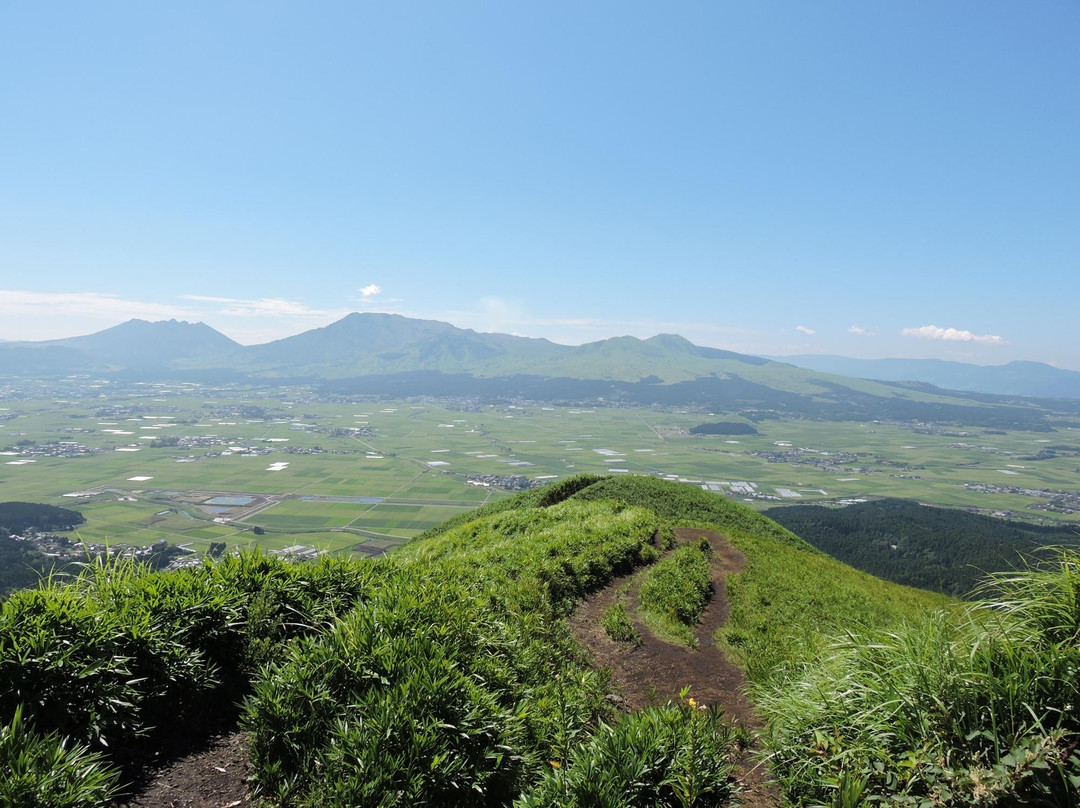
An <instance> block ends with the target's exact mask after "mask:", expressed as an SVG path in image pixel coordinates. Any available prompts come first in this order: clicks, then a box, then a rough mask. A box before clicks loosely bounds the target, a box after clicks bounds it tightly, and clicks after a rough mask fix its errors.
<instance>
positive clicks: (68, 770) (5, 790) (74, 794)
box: [0, 708, 119, 808]
mask: <svg viewBox="0 0 1080 808" xmlns="http://www.w3.org/2000/svg"><path fill="white" fill-rule="evenodd" d="M0 772H3V775H2V776H0V808H29V807H30V806H33V808H104V806H107V805H109V804H110V803H111V802H112V799H113V798H114V797H115V796H116V795H117V793H118V791H119V789H118V787H117V781H118V779H119V772H118V771H117V770H116V769H114V768H112V767H110V766H109V765H108V764H107V763H106V762H105V760H104V758H103V757H102V756H101V755H99V754H97V753H94V752H91V751H90V750H89V749H87V748H86V747H85V746H82V745H79V744H71V743H68V742H67V741H66V740H64V739H62V738H60V736H58V735H57V734H56V733H48V734H45V735H40V734H38V733H37V732H35V731H34V730H33V729H32V728H30V727H28V726H27V723H26V721H25V720H24V718H23V712H22V709H21V708H16V710H15V713H14V715H13V716H12V719H11V721H10V723H8V724H7V725H6V726H0Z"/></svg>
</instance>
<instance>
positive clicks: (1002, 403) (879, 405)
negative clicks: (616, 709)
mask: <svg viewBox="0 0 1080 808" xmlns="http://www.w3.org/2000/svg"><path fill="white" fill-rule="evenodd" d="M1046 367H1049V366H1046ZM72 374H92V375H101V376H113V377H117V378H122V379H129V380H130V379H136V378H137V379H140V380H149V379H165V378H169V379H187V380H192V381H237V382H249V383H306V384H312V385H316V386H318V387H320V388H321V389H323V390H324V391H326V392H329V393H342V394H370V395H386V396H394V397H403V396H409V395H447V396H476V397H504V398H505V397H520V398H530V399H534V400H547V401H566V402H589V401H593V402H602V403H625V404H632V405H637V406H648V405H652V404H660V405H670V406H684V405H695V406H701V407H707V408H710V409H713V408H714V409H724V410H728V411H739V412H741V413H742V414H748V415H749V416H751V417H758V418H759V417H775V414H784V415H798V416H803V417H819V418H830V419H845V420H846V419H856V420H864V419H872V418H896V419H910V418H922V419H926V420H954V421H958V422H963V423H968V424H985V425H993V426H1016V425H1019V424H1028V425H1030V424H1032V423H1036V422H1038V421H1040V420H1041V419H1042V418H1043V413H1042V410H1041V407H1039V406H1033V402H1030V401H1012V400H1009V399H1005V398H1001V399H999V398H993V397H992V398H991V399H990V400H987V399H986V398H985V397H980V396H978V395H976V394H972V393H955V392H950V391H949V390H947V389H939V388H938V387H932V386H930V385H928V384H925V383H910V382H898V381H891V380H889V381H868V380H865V379H856V378H850V377H847V376H844V375H836V374H834V373H829V372H823V371H822V370H817V369H807V368H803V367H797V366H796V365H795V364H792V363H790V362H780V361H774V360H770V359H766V358H761V357H756V356H749V355H745V354H739V353H734V352H732V351H724V350H719V349H716V348H707V347H702V346H698V345H694V344H693V343H691V342H690V341H689V340H687V339H685V338H683V337H681V336H678V335H675V334H659V335H657V336H654V337H650V338H649V339H638V338H636V337H614V338H611V339H606V340H601V341H599V342H591V343H587V344H585V345H579V346H566V345H559V344H556V343H554V342H550V341H549V340H546V339H533V338H527V337H518V336H511V335H508V334H495V333H479V332H476V331H473V330H470V329H462V328H457V327H455V326H453V325H450V324H449V323H443V322H438V321H433V320H418V319H412V318H407V317H403V316H401V315H396V314H376V313H364V314H360V313H353V314H350V315H348V316H346V317H344V318H342V319H341V320H338V321H337V322H335V323H331V324H330V325H328V326H325V327H323V328H316V329H312V330H310V331H305V332H303V333H301V334H297V335H295V336H292V337H287V338H285V339H280V340H276V341H274V342H268V343H265V344H261V345H251V346H243V345H240V344H239V343H236V342H234V341H233V340H231V339H229V338H228V337H226V336H225V335H223V334H221V333H220V332H218V331H215V330H214V329H213V328H211V327H210V326H208V325H205V324H204V323H187V322H178V321H176V320H169V321H162V322H153V323H151V322H146V321H143V320H130V321H128V322H126V323H123V324H121V325H117V326H114V327H113V328H109V329H106V330H104V331H100V332H98V333H95V334H90V335H87V336H82V337H72V338H68V339H60V340H49V341H43V342H8V343H3V344H0V375H3V376H4V377H9V378H10V377H19V378H50V377H54V378H55V377H59V376H65V375H72ZM1075 375H1077V376H1080V374H1075ZM949 386H951V385H948V384H946V385H945V387H949ZM1078 397H1080V393H1078ZM1073 403H1074V404H1076V408H1077V410H1078V411H1080V402H1073ZM1065 408H1066V409H1070V407H1069V406H1066V407H1065ZM768 413H774V415H773V416H768V415H767V414H768Z"/></svg>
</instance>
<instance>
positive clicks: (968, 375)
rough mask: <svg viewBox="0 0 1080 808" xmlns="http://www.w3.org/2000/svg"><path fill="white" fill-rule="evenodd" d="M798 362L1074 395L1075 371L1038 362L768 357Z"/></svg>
mask: <svg viewBox="0 0 1080 808" xmlns="http://www.w3.org/2000/svg"><path fill="white" fill-rule="evenodd" d="M772 358H773V359H775V360H776V361H779V362H790V363H791V364H793V365H797V366H798V367H801V368H807V369H809V370H819V371H821V372H823V373H836V374H839V375H841V376H856V377H858V378H861V379H878V380H882V381H894V382H900V381H917V382H925V383H927V384H932V385H934V386H936V387H943V388H947V389H949V390H962V391H967V392H975V393H995V394H998V395H1006V396H1041V397H1045V398H1080V373H1077V372H1076V371H1075V370H1063V369H1061V368H1056V367H1054V366H1053V365H1047V364H1044V363H1042V362H1009V363H1008V364H1006V365H971V364H967V363H965V362H948V361H945V360H942V359H852V358H849V357H846V356H832V355H828V354H802V355H798V356H776V357H772Z"/></svg>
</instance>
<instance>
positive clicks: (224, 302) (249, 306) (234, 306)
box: [183, 295, 350, 320]
mask: <svg viewBox="0 0 1080 808" xmlns="http://www.w3.org/2000/svg"><path fill="white" fill-rule="evenodd" d="M183 299H184V300H191V301H195V302H198V303H212V304H215V305H214V313H215V314H219V315H224V316H226V317H288V318H310V319H313V320H325V319H326V318H327V317H330V318H334V319H339V318H341V317H344V316H345V315H346V314H348V313H349V312H350V309H344V308H343V309H321V308H313V307H311V306H309V305H308V304H307V303H303V302H301V301H298V300H287V299H285V298H282V297H260V298H237V297H209V296H205V295H184V296H183Z"/></svg>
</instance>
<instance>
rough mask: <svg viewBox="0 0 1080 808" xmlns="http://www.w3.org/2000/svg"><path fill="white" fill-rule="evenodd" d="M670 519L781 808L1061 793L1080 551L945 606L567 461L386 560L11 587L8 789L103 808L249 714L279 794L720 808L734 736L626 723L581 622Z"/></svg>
mask: <svg viewBox="0 0 1080 808" xmlns="http://www.w3.org/2000/svg"><path fill="white" fill-rule="evenodd" d="M680 526H683V527H698V528H708V529H710V530H713V531H716V532H718V533H719V534H720V535H721V536H723V537H724V538H725V539H726V540H727V541H729V542H730V543H731V544H732V545H734V547H735V548H737V549H738V550H739V551H741V553H742V554H743V555H744V556H745V558H746V564H745V569H744V570H743V571H742V572H739V573H738V574H734V575H732V576H730V577H729V579H728V584H727V587H726V589H727V598H728V600H729V601H730V618H729V620H728V622H727V624H726V625H725V626H723V627H722V628H721V629H720V631H719V634H718V638H717V639H718V641H719V642H720V643H721V644H722V646H723V647H724V648H726V649H727V652H728V653H729V654H730V655H731V657H732V658H733V659H734V660H735V661H737V662H738V663H739V664H740V665H742V666H743V667H744V668H745V670H746V672H747V676H748V680H749V683H750V686H751V689H752V695H753V699H754V701H755V703H756V704H757V705H758V709H759V710H760V712H761V714H762V715H763V716H764V717H765V718H766V719H767V720H768V725H767V730H766V732H765V734H764V735H763V737H762V738H761V740H760V742H759V743H761V744H764V747H765V748H764V751H763V754H766V755H768V757H769V759H770V760H771V763H770V764H769V765H771V767H772V770H773V773H774V775H775V776H776V777H777V779H778V782H779V783H780V785H781V787H782V788H783V790H784V793H785V796H786V798H787V800H788V801H789V802H790V803H791V804H793V805H819V804H834V805H850V806H858V805H864V804H868V803H866V800H867V799H869V798H873V799H874V800H875V804H876V802H878V801H883V802H886V803H889V804H897V805H901V804H903V805H907V804H915V805H918V804H926V805H943V806H961V805H972V804H976V803H977V804H980V805H993V806H1006V805H1020V804H1035V803H1038V804H1048V805H1049V804H1053V805H1075V804H1076V800H1075V796H1076V794H1077V791H1076V789H1077V787H1078V786H1080V754H1077V753H1076V751H1075V742H1074V741H1075V737H1076V733H1077V731H1078V730H1080V721H1078V719H1077V715H1076V713H1075V710H1074V708H1073V706H1072V705H1074V704H1076V703H1077V701H1076V699H1077V697H1078V696H1080V692H1078V684H1077V679H1076V677H1075V675H1074V674H1075V670H1076V668H1077V666H1078V665H1080V649H1078V642H1077V637H1078V629H1080V624H1078V618H1077V615H1078V614H1080V610H1078V609H1076V603H1077V602H1078V600H1077V598H1078V597H1080V586H1078V584H1077V581H1078V580H1080V559H1077V558H1076V557H1075V556H1068V555H1065V556H1062V557H1060V558H1059V559H1057V561H1056V562H1055V563H1054V564H1051V565H1049V566H1048V567H1047V569H1046V570H1043V571H1033V572H1029V573H1025V574H1024V575H1020V576H1018V577H1014V578H1012V579H1007V580H1001V581H999V582H998V588H997V590H995V591H996V593H997V596H998V597H999V598H1000V600H999V601H998V602H997V603H996V604H992V603H991V604H976V605H973V606H969V607H961V606H960V605H959V604H958V603H957V602H955V601H950V600H948V599H946V598H944V597H941V596H938V595H934V594H931V593H927V592H921V591H918V590H913V589H908V588H905V587H901V586H897V585H895V584H891V583H886V582H884V581H881V580H879V579H876V578H873V577H871V576H870V575H867V574H865V573H862V572H858V571H855V570H853V569H851V568H850V567H847V566H845V565H844V564H842V563H840V562H838V561H836V560H834V559H832V558H830V557H829V556H827V555H825V554H824V553H821V552H820V551H818V550H815V549H813V548H812V547H810V546H809V545H808V544H806V543H805V542H803V541H802V540H801V539H799V538H797V537H796V536H795V535H793V534H792V533H790V532H788V531H787V530H785V529H784V528H782V527H780V526H779V525H777V524H776V523H775V522H773V521H771V520H769V519H767V518H766V517H764V516H761V515H760V514H757V513H755V512H753V511H751V510H749V509H748V508H745V507H743V506H741V505H739V504H736V503H734V502H731V501H729V500H726V499H724V498H722V497H720V496H717V495H714V494H710V493H707V492H704V491H702V490H700V489H698V488H695V487H691V486H686V485H679V484H676V483H668V482H664V481H659V480H656V479H651V478H638V477H619V478H597V477H587V476H583V477H577V478H570V479H568V480H565V481H562V482H560V483H558V484H555V485H552V486H548V487H544V488H539V489H533V490H530V491H528V492H525V493H523V494H520V495H518V496H515V497H513V498H508V499H505V500H500V501H498V502H496V503H493V504H490V505H487V506H485V507H483V508H480V509H479V510H477V511H474V512H472V513H469V514H465V515H462V516H460V517H457V518H455V519H453V520H451V521H449V522H447V523H445V524H444V525H442V526H440V527H439V528H436V529H433V530H431V531H429V532H428V533H427V534H425V535H423V536H421V537H418V538H417V539H415V540H414V541H413V542H411V543H410V544H409V545H406V546H405V547H404V548H402V549H401V550H400V551H398V552H396V553H394V554H392V555H390V556H389V557H387V558H385V559H379V560H367V561H345V560H330V559H322V560H320V561H319V562H317V563H314V564H291V563H287V562H284V561H281V560H278V559H273V558H268V557H264V556H259V555H250V554H249V555H243V556H238V557H229V558H226V559H223V560H222V561H220V562H218V563H213V562H209V561H208V562H207V563H205V564H204V565H203V566H200V567H196V568H192V569H186V570H181V571H178V572H173V573H151V572H147V571H145V570H143V569H141V568H138V567H136V566H134V565H127V564H113V565H106V566H103V567H97V568H91V569H89V570H88V571H87V572H86V573H85V574H84V576H83V577H82V578H81V579H79V580H78V581H76V582H74V583H69V584H62V583H60V582H57V581H52V582H50V583H48V584H47V585H45V586H43V587H42V588H40V589H36V590H23V591H20V592H18V593H16V594H14V595H13V596H12V597H10V598H9V599H7V600H6V601H5V602H4V603H3V607H2V611H0V727H2V730H0V756H2V758H3V761H2V762H3V764H4V765H5V766H7V767H8V768H7V771H8V772H9V776H8V777H7V778H6V779H5V780H3V781H2V782H0V805H4V806H9V805H10V806H14V805H29V804H38V805H50V806H70V805H85V806H89V805H105V804H107V802H108V800H109V798H110V794H112V793H113V792H114V791H115V789H116V787H117V783H118V781H119V779H120V778H121V777H127V776H130V775H131V773H132V772H133V769H132V768H131V767H132V765H133V764H134V763H135V762H136V761H138V760H139V759H141V758H140V755H139V753H138V751H139V750H142V749H145V748H146V747H147V745H148V744H156V743H161V742H163V741H165V740H167V739H168V737H170V734H176V735H180V736H188V735H190V734H192V733H196V734H197V733H198V732H200V731H206V730H200V727H204V726H205V724H204V723H203V721H202V719H203V718H204V717H205V716H206V715H207V714H220V715H228V714H229V713H230V711H231V710H232V711H235V707H231V706H230V705H237V704H239V703H241V702H242V709H240V711H239V712H240V716H239V717H240V721H241V724H242V725H243V726H244V727H245V728H246V729H247V731H248V733H249V736H248V737H249V744H250V753H251V762H252V766H253V786H254V788H255V790H256V794H257V795H259V796H261V797H262V798H263V799H264V800H265V803H266V804H267V805H272V806H316V805H318V806H327V807H330V806H387V805H445V806H502V805H514V806H517V808H527V807H529V808H531V807H532V806H555V807H556V808H564V807H565V808H570V806H580V807H581V808H584V806H607V805H611V806H642V807H643V808H644V806H671V807H672V808H674V806H691V805H692V806H699V807H702V806H735V805H736V804H737V800H738V794H737V793H736V792H737V789H738V781H736V780H735V779H733V773H734V772H735V771H736V768H737V767H738V766H740V765H742V764H740V763H739V761H740V758H741V757H742V755H743V752H742V751H740V750H741V745H742V744H743V743H744V739H745V738H746V730H745V729H737V728H733V727H731V726H730V722H729V720H728V719H727V718H725V716H724V715H723V714H722V711H718V710H716V709H715V708H709V707H708V706H706V705H697V704H695V702H694V701H693V700H692V699H690V700H688V699H686V698H683V699H680V700H679V701H677V702H673V703H669V704H667V705H656V706H654V707H649V708H646V709H644V710H642V711H639V712H629V713H620V712H618V711H617V710H615V709H614V708H613V706H612V700H611V699H609V698H608V694H609V690H610V685H609V683H608V679H607V676H606V674H605V672H604V671H602V670H595V669H593V668H591V667H590V666H589V664H588V659H587V658H586V656H585V655H584V653H583V652H582V650H581V649H580V648H579V647H578V645H577V643H576V641H575V639H574V637H573V635H572V634H571V633H570V630H569V627H568V623H567V618H568V616H569V615H571V614H572V613H573V611H574V610H575V608H576V605H577V604H578V603H579V602H580V601H581V599H582V598H583V597H585V596H586V595H588V594H589V593H592V592H596V591H598V590H600V589H602V588H604V587H606V586H608V585H609V584H610V583H611V581H612V580H613V579H614V577H615V576H617V575H619V574H621V573H624V572H629V571H633V570H637V569H645V568H649V567H651V566H652V565H655V564H656V562H657V561H658V560H659V559H660V558H661V554H662V552H663V548H664V547H665V546H668V545H669V544H670V540H671V537H672V536H673V535H674V534H673V532H672V529H673V528H675V527H680ZM672 558H674V556H672ZM669 566H670V565H669ZM690 566H693V565H690ZM654 577H655V576H654ZM669 578H670V576H669ZM657 580H661V579H657ZM1070 598H1071V600H1070ZM988 606H991V607H992V608H987V607H988ZM1070 670H1071V671H1072V672H1073V674H1070V673H1069V671H1070ZM72 672H78V675H74V676H73V675H72ZM674 684H675V686H678V683H674ZM234 714H235V712H234ZM62 738H67V739H69V740H66V741H65V740H61V739H62ZM118 766H119V767H121V768H119V769H117V768H116V767H118ZM124 772H126V774H124ZM35 795H38V796H35ZM44 796H47V797H48V799H44Z"/></svg>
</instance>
